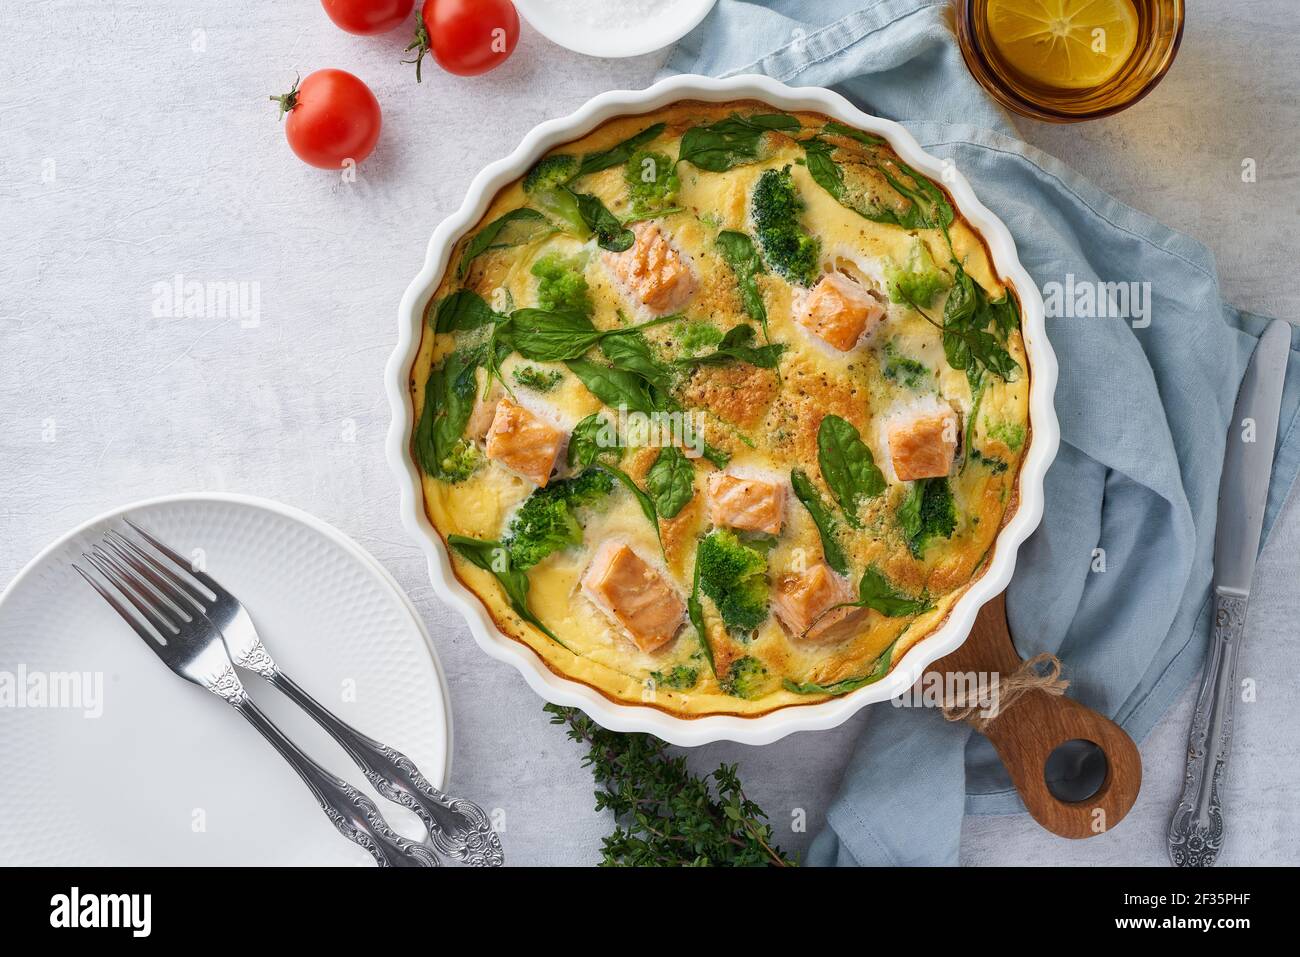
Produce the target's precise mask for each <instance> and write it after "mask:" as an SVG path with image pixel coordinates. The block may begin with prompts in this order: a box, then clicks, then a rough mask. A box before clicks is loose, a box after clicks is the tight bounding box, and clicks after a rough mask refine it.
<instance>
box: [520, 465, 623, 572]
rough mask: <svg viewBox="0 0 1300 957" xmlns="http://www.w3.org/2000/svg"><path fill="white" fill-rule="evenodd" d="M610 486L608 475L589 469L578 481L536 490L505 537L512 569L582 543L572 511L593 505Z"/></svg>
mask: <svg viewBox="0 0 1300 957" xmlns="http://www.w3.org/2000/svg"><path fill="white" fill-rule="evenodd" d="M613 487H614V479H613V477H612V476H611V475H610V474H609V473H608V472H605V471H602V470H599V469H589V470H588V471H586V472H583V473H582V474H581V475H579V476H578V477H577V478H571V479H564V480H562V481H559V482H553V483H552V484H550V485H548V486H546V487H545V488H539V489H538V490H537V491H536V492H534V493H533V494H532V495H530V496H528V498H526V499H524V503H523V504H522V505H520V506H519V509H518V510H517V511H516V512H515V516H514V518H513V519H511V520H510V528H509V530H508V532H507V535H506V541H505V545H506V548H507V549H508V550H509V551H510V564H511V567H513V568H532V567H533V566H534V565H536V564H537V563H538V562H540V561H541V560H542V559H543V558H545V557H546V556H547V555H550V554H551V553H552V552H557V551H559V550H560V549H562V548H567V547H568V546H570V545H579V544H581V543H582V525H580V524H579V522H578V517H577V515H576V514H575V510H576V509H578V508H581V507H582V506H584V505H591V504H594V503H595V502H596V501H598V500H599V499H601V498H602V497H604V496H605V495H608V494H609V493H610V491H611V490H612V489H613Z"/></svg>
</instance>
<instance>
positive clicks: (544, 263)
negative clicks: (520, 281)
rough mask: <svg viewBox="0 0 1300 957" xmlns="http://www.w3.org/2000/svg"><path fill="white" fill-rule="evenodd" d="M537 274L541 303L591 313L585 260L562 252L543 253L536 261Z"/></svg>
mask: <svg viewBox="0 0 1300 957" xmlns="http://www.w3.org/2000/svg"><path fill="white" fill-rule="evenodd" d="M531 272H532V274H533V275H534V276H536V277H537V304H538V305H539V306H541V307H542V308H543V309H559V310H567V311H570V312H580V313H582V314H583V315H587V316H589V315H591V308H592V307H591V297H590V296H589V295H587V279H586V277H585V276H584V275H583V268H582V261H581V260H580V259H578V258H572V259H570V258H568V257H566V256H561V255H560V254H559V253H551V254H549V255H547V256H543V257H542V258H541V259H539V260H537V262H535V263H533V268H532V270H531Z"/></svg>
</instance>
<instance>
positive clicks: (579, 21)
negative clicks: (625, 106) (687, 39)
mask: <svg viewBox="0 0 1300 957" xmlns="http://www.w3.org/2000/svg"><path fill="white" fill-rule="evenodd" d="M717 2H718V0H675V2H674V4H673V5H672V6H671V7H670V8H669V10H668V11H666V12H665V13H664V14H662V15H660V16H659V17H657V18H656V19H653V20H649V21H646V20H640V21H632V22H629V23H627V24H626V25H621V24H620V25H617V26H613V25H610V24H606V23H593V22H589V21H587V20H585V19H583V17H582V14H581V13H580V12H579V11H578V10H576V9H574V8H573V7H572V5H571V4H570V3H569V2H567V0H515V7H517V8H518V10H519V12H520V13H521V14H523V17H524V19H525V20H527V21H528V22H529V23H530V24H531V25H532V27H533V29H534V30H536V31H537V32H538V33H540V34H541V35H542V36H544V37H546V39H548V40H550V41H551V42H552V43H558V44H559V45H560V46H562V47H565V48H567V49H570V50H573V51H574V52H575V53H585V54H586V55H587V56H598V57H626V56H640V55H641V54H643V53H650V52H652V51H654V50H659V49H661V48H663V47H666V46H668V44H670V43H676V42H677V41H678V40H680V39H681V38H682V37H684V36H686V34H688V33H690V32H691V31H692V30H694V29H695V27H696V26H697V25H698V24H699V22H700V21H701V20H703V19H704V18H705V17H706V16H708V13H709V11H710V10H712V9H713V7H714V5H715V4H716V3H717Z"/></svg>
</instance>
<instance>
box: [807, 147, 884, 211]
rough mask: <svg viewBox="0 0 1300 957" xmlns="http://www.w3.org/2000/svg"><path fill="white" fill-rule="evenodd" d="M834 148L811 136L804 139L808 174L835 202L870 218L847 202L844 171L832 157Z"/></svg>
mask: <svg viewBox="0 0 1300 957" xmlns="http://www.w3.org/2000/svg"><path fill="white" fill-rule="evenodd" d="M834 151H835V148H834V147H833V146H831V144H829V143H826V142H823V141H822V140H819V139H817V138H816V137H813V138H812V139H808V140H804V142H803V155H804V166H805V167H806V168H807V170H808V175H809V176H811V177H812V178H813V182H815V183H816V184H817V185H818V186H820V187H821V188H822V189H824V190H826V192H828V193H830V194H831V196H832V197H833V198H834V199H835V201H836V202H837V203H839V204H840V205H841V206H843V207H845V208H846V209H851V210H853V211H854V212H855V213H858V214H859V215H861V216H864V217H866V218H867V219H871V218H872V217H871V216H868V215H867V214H866V213H865V212H863V211H862V209H860V208H858V207H857V206H855V205H852V204H851V203H849V201H848V200H847V199H846V198H845V192H844V173H843V172H842V171H841V170H840V166H839V164H838V163H836V162H835V160H834V158H833V157H832V155H831V154H832V153H834Z"/></svg>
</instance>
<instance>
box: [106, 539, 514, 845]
mask: <svg viewBox="0 0 1300 957" xmlns="http://www.w3.org/2000/svg"><path fill="white" fill-rule="evenodd" d="M126 523H127V524H128V525H130V526H131V528H132V529H134V530H135V532H136V533H137V534H138V535H139V536H140V537H141V538H142V539H144V540H145V541H146V542H147V543H148V544H149V545H150V546H152V548H153V549H155V550H156V551H157V552H158V554H159V555H161V556H163V557H165V558H166V559H167V560H169V561H170V562H171V563H172V564H174V565H175V566H176V567H175V568H169V567H167V565H166V564H165V563H164V562H163V561H161V560H160V559H159V558H158V556H157V555H154V554H152V553H151V552H150V551H149V550H147V549H145V548H144V547H142V546H141V545H140V544H139V543H138V542H135V541H133V540H131V539H130V538H128V537H127V536H125V535H122V534H120V533H118V532H114V531H110V532H109V533H108V535H109V538H108V541H107V542H106V544H107V545H108V546H110V547H112V548H113V549H114V550H115V552H116V553H117V555H118V557H120V558H121V559H122V560H123V561H126V562H127V563H128V564H130V565H131V567H132V568H134V569H135V570H136V571H137V572H138V573H139V574H141V575H144V576H145V577H146V578H148V579H149V580H150V581H154V582H155V583H163V584H166V585H170V586H171V587H173V588H176V589H179V590H181V591H183V592H184V594H185V597H186V598H188V599H189V600H190V602H192V603H193V605H194V607H195V608H197V609H198V611H199V612H200V613H202V614H203V615H205V616H206V617H207V618H208V619H209V620H210V621H211V622H212V623H213V624H214V625H215V626H216V627H217V629H218V630H219V631H220V632H221V634H222V636H223V637H224V638H225V641H226V648H227V650H228V651H229V652H230V657H231V658H232V659H233V660H234V662H235V664H236V665H238V666H239V667H240V668H246V669H248V670H249V671H255V672H257V673H258V674H259V675H261V676H262V677H263V678H265V679H266V680H267V681H269V682H270V683H271V684H272V685H273V686H274V687H276V688H278V689H279V690H280V691H282V692H283V693H284V694H285V695H286V696H287V697H288V698H289V699H290V700H291V701H293V702H294V703H296V704H297V705H298V706H299V707H301V708H302V709H303V710H304V711H306V712H307V714H309V715H311V717H312V718H313V719H315V721H316V722H317V723H318V724H319V725H320V726H321V727H322V728H324V729H325V730H326V731H327V732H328V733H329V734H330V736H331V737H332V738H334V740H335V741H337V742H338V743H339V744H340V745H341V746H342V747H343V749H344V750H345V751H347V753H348V755H349V756H350V757H351V758H352V760H353V761H354V762H356V765H357V767H359V768H360V769H361V771H362V773H364V774H365V776H366V780H368V781H369V782H370V783H371V785H373V786H374V788H375V790H376V791H377V792H379V794H380V795H381V796H383V797H384V798H386V799H388V800H389V801H392V802H394V803H396V804H400V805H401V806H403V807H406V808H410V809H411V810H412V811H414V812H415V814H416V815H417V816H418V817H419V818H420V820H421V821H422V822H423V823H424V826H425V827H426V828H428V831H429V841H430V843H431V844H433V846H434V847H435V848H436V849H437V850H438V852H439V853H440V854H443V855H444V856H446V857H449V858H451V859H452V860H455V861H460V862H462V863H464V864H468V865H471V866H477V867H499V866H501V865H502V864H503V863H504V862H505V857H504V854H503V853H502V850H501V842H500V839H499V838H498V837H497V835H496V832H495V831H494V830H493V829H492V824H491V822H490V821H489V819H488V816H487V814H486V813H484V811H483V809H482V808H481V807H479V806H478V805H477V804H475V803H473V802H472V801H467V800H465V799H463V798H453V797H449V796H448V795H446V794H444V793H443V792H442V791H440V790H439V789H438V788H436V787H434V786H433V785H432V784H430V783H429V781H428V779H426V778H425V777H424V775H423V774H421V773H420V769H419V768H417V767H416V766H415V763H414V762H413V761H411V759H410V758H408V757H407V756H406V755H404V754H402V753H401V752H400V751H398V750H396V749H395V748H391V747H389V746H388V745H386V744H382V743H380V742H379V741H376V740H374V739H373V738H370V737H367V736H366V735H364V734H362V733H361V732H360V731H358V730H357V729H356V728H354V727H352V726H351V725H350V724H348V723H347V722H346V721H344V720H343V719H342V718H340V717H338V716H337V715H336V714H334V713H333V712H332V711H330V710H329V709H328V708H326V707H325V706H324V705H323V704H321V703H320V702H319V701H317V700H316V699H315V698H313V697H312V696H311V695H310V694H308V693H307V691H306V690H304V689H303V688H302V686H301V685H299V684H298V683H297V682H295V681H294V680H293V679H292V678H290V677H289V676H288V675H287V674H285V673H284V672H283V671H282V670H281V669H280V668H279V667H278V666H277V665H276V663H275V661H274V660H272V658H271V655H270V653H269V652H268V651H267V650H266V646H265V645H264V644H263V643H262V640H261V638H260V637H258V634H257V629H256V628H255V627H254V626H253V620H252V618H251V617H250V616H249V614H248V612H247V610H246V609H245V608H244V606H243V605H242V604H240V602H239V600H238V599H237V598H235V596H234V595H232V594H230V592H228V591H226V589H224V588H222V587H221V585H220V584H218V583H217V582H216V581H215V580H213V578H212V577H211V576H209V575H207V574H206V573H204V572H202V571H200V570H197V569H195V568H194V567H193V566H192V565H191V564H190V563H189V562H187V561H185V559H184V558H182V557H181V556H180V555H178V554H177V553H176V552H174V551H172V550H171V549H170V548H168V547H167V546H166V545H164V544H163V543H162V542H160V541H159V540H158V539H157V538H155V537H154V536H153V535H151V534H149V532H147V531H145V530H144V529H143V528H141V527H140V526H139V525H137V524H136V523H134V522H132V521H131V520H130V519H126ZM187 576H188V577H187ZM196 582H197V585H198V586H201V589H200V587H196V585H195V583H196Z"/></svg>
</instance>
